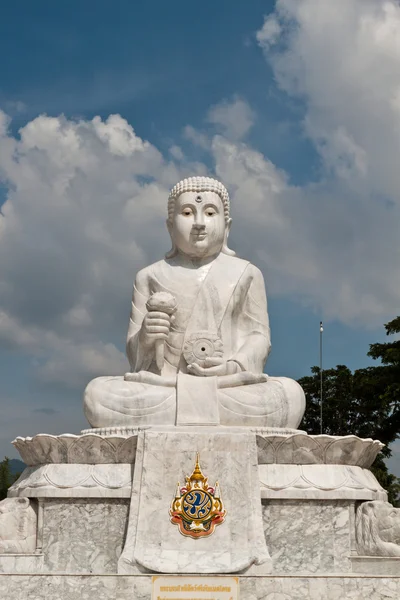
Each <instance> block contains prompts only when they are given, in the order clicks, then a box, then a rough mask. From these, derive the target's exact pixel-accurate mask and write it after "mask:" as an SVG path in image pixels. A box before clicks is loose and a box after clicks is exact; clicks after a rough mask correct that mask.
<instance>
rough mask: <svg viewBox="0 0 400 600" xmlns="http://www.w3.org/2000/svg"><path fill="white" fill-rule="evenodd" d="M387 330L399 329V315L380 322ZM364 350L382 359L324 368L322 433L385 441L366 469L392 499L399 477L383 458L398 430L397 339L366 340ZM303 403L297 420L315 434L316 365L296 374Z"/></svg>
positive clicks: (317, 405) (399, 382) (399, 345)
mask: <svg viewBox="0 0 400 600" xmlns="http://www.w3.org/2000/svg"><path fill="white" fill-rule="evenodd" d="M385 328H386V333H387V335H392V334H398V333H400V317H397V318H396V319H394V320H393V321H390V323H387V324H386V325H385ZM368 355H369V356H371V357H372V358H373V359H375V360H380V361H381V364H379V365H376V366H371V367H366V368H364V369H357V370H356V371H354V373H353V372H352V371H351V370H350V369H349V368H348V367H346V366H345V365H338V366H337V367H336V368H334V369H327V370H325V371H323V374H322V375H323V405H322V406H323V419H322V423H323V433H325V434H330V435H349V434H353V435H357V436H359V437H362V438H367V437H371V438H373V439H378V440H380V441H381V442H382V443H384V444H385V448H384V449H383V450H382V452H381V453H380V454H379V455H378V457H377V459H376V460H375V462H374V464H373V466H372V468H371V470H372V471H373V473H374V474H375V476H376V477H377V479H378V481H379V483H380V484H381V485H382V487H384V488H385V489H386V490H387V491H388V494H389V501H390V502H392V503H397V498H398V495H399V493H400V480H399V479H398V478H397V477H395V476H394V475H392V474H390V473H389V472H388V469H387V466H386V464H385V462H384V460H383V458H384V457H388V456H390V454H391V451H390V449H389V447H388V446H389V444H391V443H392V442H394V440H395V439H396V438H397V436H398V434H399V432H400V340H394V341H390V342H387V343H378V344H371V345H370V350H369V352H368ZM299 383H300V385H301V386H302V387H303V389H304V391H305V393H306V398H307V408H306V412H305V415H304V418H303V421H302V423H301V425H300V428H301V429H305V430H306V431H307V432H308V433H313V434H318V433H320V430H321V421H320V370H319V367H312V369H311V375H310V376H307V377H302V378H301V379H300V380H299Z"/></svg>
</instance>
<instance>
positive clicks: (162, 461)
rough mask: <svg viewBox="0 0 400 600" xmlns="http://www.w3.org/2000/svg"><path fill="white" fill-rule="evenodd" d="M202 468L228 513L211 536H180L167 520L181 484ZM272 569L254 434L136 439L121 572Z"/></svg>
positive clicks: (189, 433) (196, 431) (183, 431)
mask: <svg viewBox="0 0 400 600" xmlns="http://www.w3.org/2000/svg"><path fill="white" fill-rule="evenodd" d="M196 452H199V453H200V464H201V468H202V471H203V473H204V475H205V476H206V477H209V480H210V482H214V481H218V482H219V485H220V489H221V497H222V500H223V503H224V505H225V508H226V510H227V516H226V518H225V521H224V523H222V524H221V525H219V526H218V527H217V528H216V530H215V532H214V533H213V534H212V535H211V536H210V537H203V538H199V539H193V538H190V537H185V536H183V535H182V534H181V533H180V532H179V529H178V527H177V526H176V525H173V524H172V523H171V522H170V518H169V508H170V506H171V502H172V500H173V498H174V497H175V491H176V487H177V482H178V481H181V482H183V481H184V478H185V476H190V474H191V473H192V471H193V468H194V465H195V459H196ZM253 563H255V564H258V565H262V568H264V569H268V571H267V572H269V570H270V559H269V554H268V550H267V546H266V544H265V539H264V535H263V530H262V520H261V501H260V490H259V481H258V472H257V448H256V439H255V435H253V434H251V433H248V432H246V431H243V430H239V431H238V430H236V431H235V432H233V431H232V430H231V429H229V430H227V431H226V433H224V432H223V431H222V430H220V431H219V432H218V433H215V432H214V431H213V429H212V428H210V429H207V428H205V429H204V428H203V429H202V428H196V427H191V428H183V427H182V428H179V430H178V431H177V429H175V428H174V429H171V430H169V431H168V430H159V431H156V430H153V429H152V430H146V431H143V432H141V433H140V434H139V441H138V448H137V458H136V464H135V474H134V482H133V486H132V500H131V509H130V514H129V525H128V534H127V540H126V544H125V548H124V551H123V554H122V556H121V558H120V560H119V565H118V572H119V573H129V572H138V571H140V569H142V570H143V569H145V570H146V569H147V570H150V571H156V572H161V573H233V572H237V571H241V570H243V569H246V568H248V567H250V566H251V565H253Z"/></svg>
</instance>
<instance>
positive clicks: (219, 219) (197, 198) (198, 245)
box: [168, 192, 227, 258]
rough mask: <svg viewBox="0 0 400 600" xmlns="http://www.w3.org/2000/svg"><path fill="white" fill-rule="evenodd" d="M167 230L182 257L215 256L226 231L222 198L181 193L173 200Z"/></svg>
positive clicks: (202, 194) (209, 193) (214, 194)
mask: <svg viewBox="0 0 400 600" xmlns="http://www.w3.org/2000/svg"><path fill="white" fill-rule="evenodd" d="M168 229H169V233H170V235H171V238H172V241H173V242H174V243H175V246H176V247H177V248H178V250H179V251H180V252H181V253H182V254H186V255H187V256H190V257H192V258H205V257H207V256H213V255H215V254H218V253H219V252H220V251H221V248H222V246H223V243H224V239H225V234H226V232H227V226H226V223H225V215H224V206H223V203H222V200H221V198H220V197H219V196H218V194H216V193H215V192H184V193H183V194H181V195H180V196H179V197H178V198H177V199H176V201H175V209H174V215H173V219H172V223H169V224H168Z"/></svg>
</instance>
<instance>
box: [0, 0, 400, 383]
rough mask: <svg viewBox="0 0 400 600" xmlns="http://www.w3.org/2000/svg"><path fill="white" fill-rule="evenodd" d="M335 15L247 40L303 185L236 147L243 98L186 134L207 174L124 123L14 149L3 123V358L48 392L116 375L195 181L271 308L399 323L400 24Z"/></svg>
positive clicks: (285, 21) (290, 21)
mask: <svg viewBox="0 0 400 600" xmlns="http://www.w3.org/2000/svg"><path fill="white" fill-rule="evenodd" d="M340 7H341V10H336V9H337V3H336V8H335V7H333V5H332V2H331V1H330V0H278V2H277V3H276V9H275V10H274V12H273V13H272V14H271V15H270V16H268V17H267V18H266V20H265V23H264V25H263V26H262V28H261V29H260V31H259V32H258V34H257V39H258V43H259V44H260V46H261V48H262V50H263V52H264V54H265V56H266V59H267V60H268V61H269V62H270V63H271V65H272V67H273V69H274V73H275V77H276V81H277V83H278V85H279V86H280V87H281V89H282V90H284V91H285V92H286V93H287V94H288V95H289V96H291V97H294V98H296V99H298V100H299V101H300V102H302V104H303V106H304V120H303V124H304V131H305V133H306V135H307V136H309V138H310V139H311V140H312V141H313V143H314V144H315V146H316V148H317V150H318V152H319V155H320V159H321V170H320V173H319V177H318V178H317V180H315V181H312V182H310V183H308V184H307V185H303V186H301V187H300V186H295V185H293V184H291V182H290V178H289V176H288V174H286V173H285V172H283V171H282V170H280V169H278V168H277V167H276V165H274V164H273V163H272V162H271V161H270V160H269V159H268V157H265V156H263V155H262V153H261V152H259V151H257V150H256V149H255V148H253V147H252V146H251V145H250V143H245V142H244V141H243V140H244V139H246V136H248V134H249V132H250V131H251V127H252V125H253V123H254V121H255V114H254V112H253V110H252V109H251V107H250V106H249V105H248V104H247V103H246V101H245V100H244V99H243V98H240V97H238V96H236V97H234V98H233V100H230V101H227V100H225V101H222V102H221V103H219V104H218V105H215V106H213V107H212V108H211V109H210V111H209V112H208V114H207V116H206V120H207V122H208V124H209V125H210V124H211V126H212V127H213V128H214V129H215V131H214V132H213V131H211V130H210V127H209V126H208V128H207V132H204V131H198V130H196V129H194V128H193V127H192V126H190V125H188V126H187V127H186V128H185V131H184V132H183V138H184V140H185V141H186V142H190V141H191V142H192V143H193V144H195V145H197V146H200V147H201V148H202V150H204V152H205V154H208V157H207V162H208V164H209V165H211V169H210V168H207V167H206V166H205V165H204V164H200V163H193V164H191V163H190V162H189V161H188V159H187V157H186V156H185V152H184V151H183V150H182V148H181V147H180V145H179V140H178V139H177V140H174V142H175V143H174V144H173V145H171V148H170V150H169V153H168V157H165V156H163V155H162V154H161V153H160V151H159V150H158V149H157V148H156V147H155V146H154V145H153V144H151V143H150V142H149V141H147V140H142V139H141V138H139V137H138V136H137V134H136V133H135V131H134V129H133V127H132V126H131V125H130V124H129V123H127V121H126V120H125V119H123V118H122V117H121V116H119V115H111V116H110V117H109V118H108V119H106V120H102V119H100V118H99V117H95V118H94V119H92V120H69V119H66V118H65V117H63V116H59V117H49V116H44V115H42V116H39V117H37V118H36V119H33V120H32V121H30V122H28V123H27V124H26V125H25V126H24V127H23V128H22V129H21V130H20V132H19V135H18V136H14V135H11V134H10V133H9V132H8V127H9V119H8V117H7V116H6V115H5V114H4V113H2V112H0V136H1V139H0V142H1V143H0V178H1V181H2V182H3V183H4V185H5V186H6V187H8V195H7V200H6V202H5V204H4V205H3V206H2V207H1V213H2V215H1V217H0V270H1V278H0V295H1V306H0V311H1V312H0V343H1V344H2V345H3V346H7V347H12V348H16V349H19V350H20V351H22V352H24V353H25V354H26V355H28V356H30V357H33V358H34V359H35V360H36V361H37V368H36V373H37V377H38V378H39V380H40V381H41V382H42V383H47V384H51V385H60V386H64V387H65V386H71V387H74V388H75V389H82V387H83V386H84V383H85V382H86V381H88V380H89V379H90V378H92V377H94V376H96V375H100V374H110V375H111V374H114V373H123V372H124V370H125V369H126V359H125V357H124V353H123V346H124V337H125V332H126V326H127V320H128V315H129V308H130V303H129V297H130V294H131V286H132V280H133V277H134V275H135V272H136V271H137V270H138V269H139V268H141V267H142V266H144V265H145V264H148V263H149V262H151V261H154V260H157V259H159V258H160V257H161V256H162V255H163V253H164V252H165V250H166V249H167V248H168V245H169V244H168V237H167V233H166V230H165V224H164V221H165V208H166V206H165V205H166V199H167V195H168V189H169V188H170V187H171V186H172V185H173V184H174V183H176V181H178V180H179V179H180V178H181V177H183V176H187V175H189V174H192V173H202V174H203V173H204V174H206V173H207V174H212V171H215V173H216V175H217V176H218V177H219V178H221V179H222V180H223V181H224V182H225V183H226V184H227V186H228V187H229V189H230V191H231V195H232V211H233V217H234V224H233V233H232V235H233V238H234V245H235V249H236V250H238V253H239V255H244V256H246V257H247V258H249V259H250V260H252V261H254V262H256V263H257V264H258V265H259V266H260V267H261V268H262V269H263V270H264V273H265V275H266V280H267V287H268V291H269V293H270V294H271V293H272V294H281V295H291V296H292V297H296V298H297V299H299V301H301V302H303V303H307V304H308V305H310V306H313V307H316V308H318V310H323V311H324V314H325V316H326V317H332V318H337V319H340V320H342V321H344V322H347V323H354V322H355V321H357V320H358V321H359V322H361V323H363V324H372V325H380V324H381V323H382V322H383V321H384V320H385V319H387V318H390V317H391V316H393V315H394V314H396V313H397V310H398V305H399V290H398V283H397V282H398V280H399V277H400V272H399V271H400V266H399V265H400V262H399V260H398V255H399V252H400V247H399V242H398V222H399V212H398V211H399V197H400V195H399V194H398V190H399V183H400V182H399V181H398V178H399V170H398V169H397V162H396V161H397V156H398V155H399V147H398V146H399V143H400V142H399V139H400V136H399V135H398V133H399V128H400V113H399V107H400V100H399V98H400V75H399V73H400V46H399V42H398V36H397V35H396V32H397V31H399V27H400V9H399V7H398V5H397V4H396V3H394V2H391V1H386V2H383V3H382V2H376V1H374V0H345V1H343V2H342V3H340ZM382 232H384V235H382Z"/></svg>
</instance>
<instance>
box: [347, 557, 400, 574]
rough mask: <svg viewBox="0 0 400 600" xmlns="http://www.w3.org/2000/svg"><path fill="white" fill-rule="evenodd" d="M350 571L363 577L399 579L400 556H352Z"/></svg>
mask: <svg viewBox="0 0 400 600" xmlns="http://www.w3.org/2000/svg"><path fill="white" fill-rule="evenodd" d="M351 570H352V571H353V573H364V574H365V575H370V574H371V573H374V575H383V576H390V577H399V576H400V575H399V574H400V556H352V557H351Z"/></svg>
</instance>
